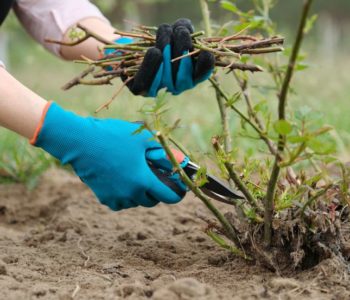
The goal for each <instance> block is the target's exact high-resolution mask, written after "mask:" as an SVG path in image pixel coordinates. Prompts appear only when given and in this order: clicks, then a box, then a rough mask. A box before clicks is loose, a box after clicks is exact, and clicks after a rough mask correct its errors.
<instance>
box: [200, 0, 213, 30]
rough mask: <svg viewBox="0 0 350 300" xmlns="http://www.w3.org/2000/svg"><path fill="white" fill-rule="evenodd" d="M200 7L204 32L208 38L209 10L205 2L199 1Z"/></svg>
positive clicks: (209, 28)
mask: <svg viewBox="0 0 350 300" xmlns="http://www.w3.org/2000/svg"><path fill="white" fill-rule="evenodd" d="M199 4H200V6H201V11H202V16H203V20H204V26H205V31H206V32H207V35H208V36H209V37H211V36H212V30H211V22H210V10H209V7H208V3H207V1H206V0H199Z"/></svg>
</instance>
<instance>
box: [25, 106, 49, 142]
mask: <svg viewBox="0 0 350 300" xmlns="http://www.w3.org/2000/svg"><path fill="white" fill-rule="evenodd" d="M52 103H53V101H49V102H47V103H46V105H45V107H44V109H43V112H42V114H41V118H40V121H39V124H38V126H37V127H36V129H35V131H34V135H33V137H32V138H31V139H30V140H29V143H30V144H31V145H35V144H36V142H37V140H38V136H39V134H40V131H41V129H42V127H43V125H44V121H45V117H46V114H47V112H48V110H49V108H50V106H51V104H52Z"/></svg>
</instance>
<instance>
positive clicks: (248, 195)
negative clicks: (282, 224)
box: [212, 137, 262, 212]
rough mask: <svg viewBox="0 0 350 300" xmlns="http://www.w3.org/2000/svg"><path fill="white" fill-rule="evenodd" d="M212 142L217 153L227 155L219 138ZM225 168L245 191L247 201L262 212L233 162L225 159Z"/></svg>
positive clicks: (239, 187)
mask: <svg viewBox="0 0 350 300" xmlns="http://www.w3.org/2000/svg"><path fill="white" fill-rule="evenodd" d="M212 144H213V147H214V149H215V151H216V152H217V153H219V152H224V154H225V156H226V155H227V152H226V151H223V149H221V147H220V144H219V141H218V138H217V137H214V138H213V139H212ZM224 164H225V168H226V170H227V172H228V173H229V175H230V178H231V179H232V180H233V182H234V183H235V185H236V186H237V188H238V189H239V190H240V191H241V192H242V193H243V195H244V196H245V197H246V199H247V201H248V202H249V204H250V205H251V206H252V207H254V208H255V209H257V210H258V211H260V212H262V209H261V207H260V206H259V205H258V202H257V200H256V199H255V198H254V197H253V195H252V194H251V193H250V191H249V189H248V188H247V186H246V185H245V184H244V182H243V181H242V180H241V178H240V177H239V175H238V174H237V173H236V171H235V170H234V169H233V166H232V163H231V162H229V161H227V160H226V159H225V162H224Z"/></svg>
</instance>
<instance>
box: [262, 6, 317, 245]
mask: <svg viewBox="0 0 350 300" xmlns="http://www.w3.org/2000/svg"><path fill="white" fill-rule="evenodd" d="M312 2H313V0H304V5H303V11H302V17H301V20H300V23H299V27H298V33H297V36H296V39H295V42H294V45H293V48H292V54H291V56H290V59H289V64H288V68H287V72H286V74H285V77H284V81H283V84H282V88H281V92H280V94H279V95H278V119H279V120H285V119H286V106H287V98H288V92H289V86H290V83H291V80H292V77H293V74H294V71H295V64H296V61H297V58H298V54H299V51H300V48H301V44H302V41H303V38H304V34H305V26H306V23H307V18H308V15H309V11H310V8H311V5H312ZM285 144H286V137H285V136H284V135H280V136H279V138H278V149H277V152H278V153H277V154H276V155H275V161H274V164H273V167H272V171H271V177H270V180H269V183H268V187H267V193H266V199H265V215H264V241H265V244H266V246H267V247H270V246H271V241H272V221H273V212H274V207H273V206H274V205H273V203H274V198H275V193H276V186H277V181H278V178H279V174H280V171H281V167H280V165H279V162H280V158H281V156H282V154H283V152H284V149H285Z"/></svg>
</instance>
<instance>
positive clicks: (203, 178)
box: [194, 167, 208, 187]
mask: <svg viewBox="0 0 350 300" xmlns="http://www.w3.org/2000/svg"><path fill="white" fill-rule="evenodd" d="M207 182H208V178H207V169H206V168H204V167H200V168H199V170H198V171H197V173H196V175H195V177H194V183H195V185H196V186H198V187H201V186H203V185H205V184H206V183H207Z"/></svg>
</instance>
